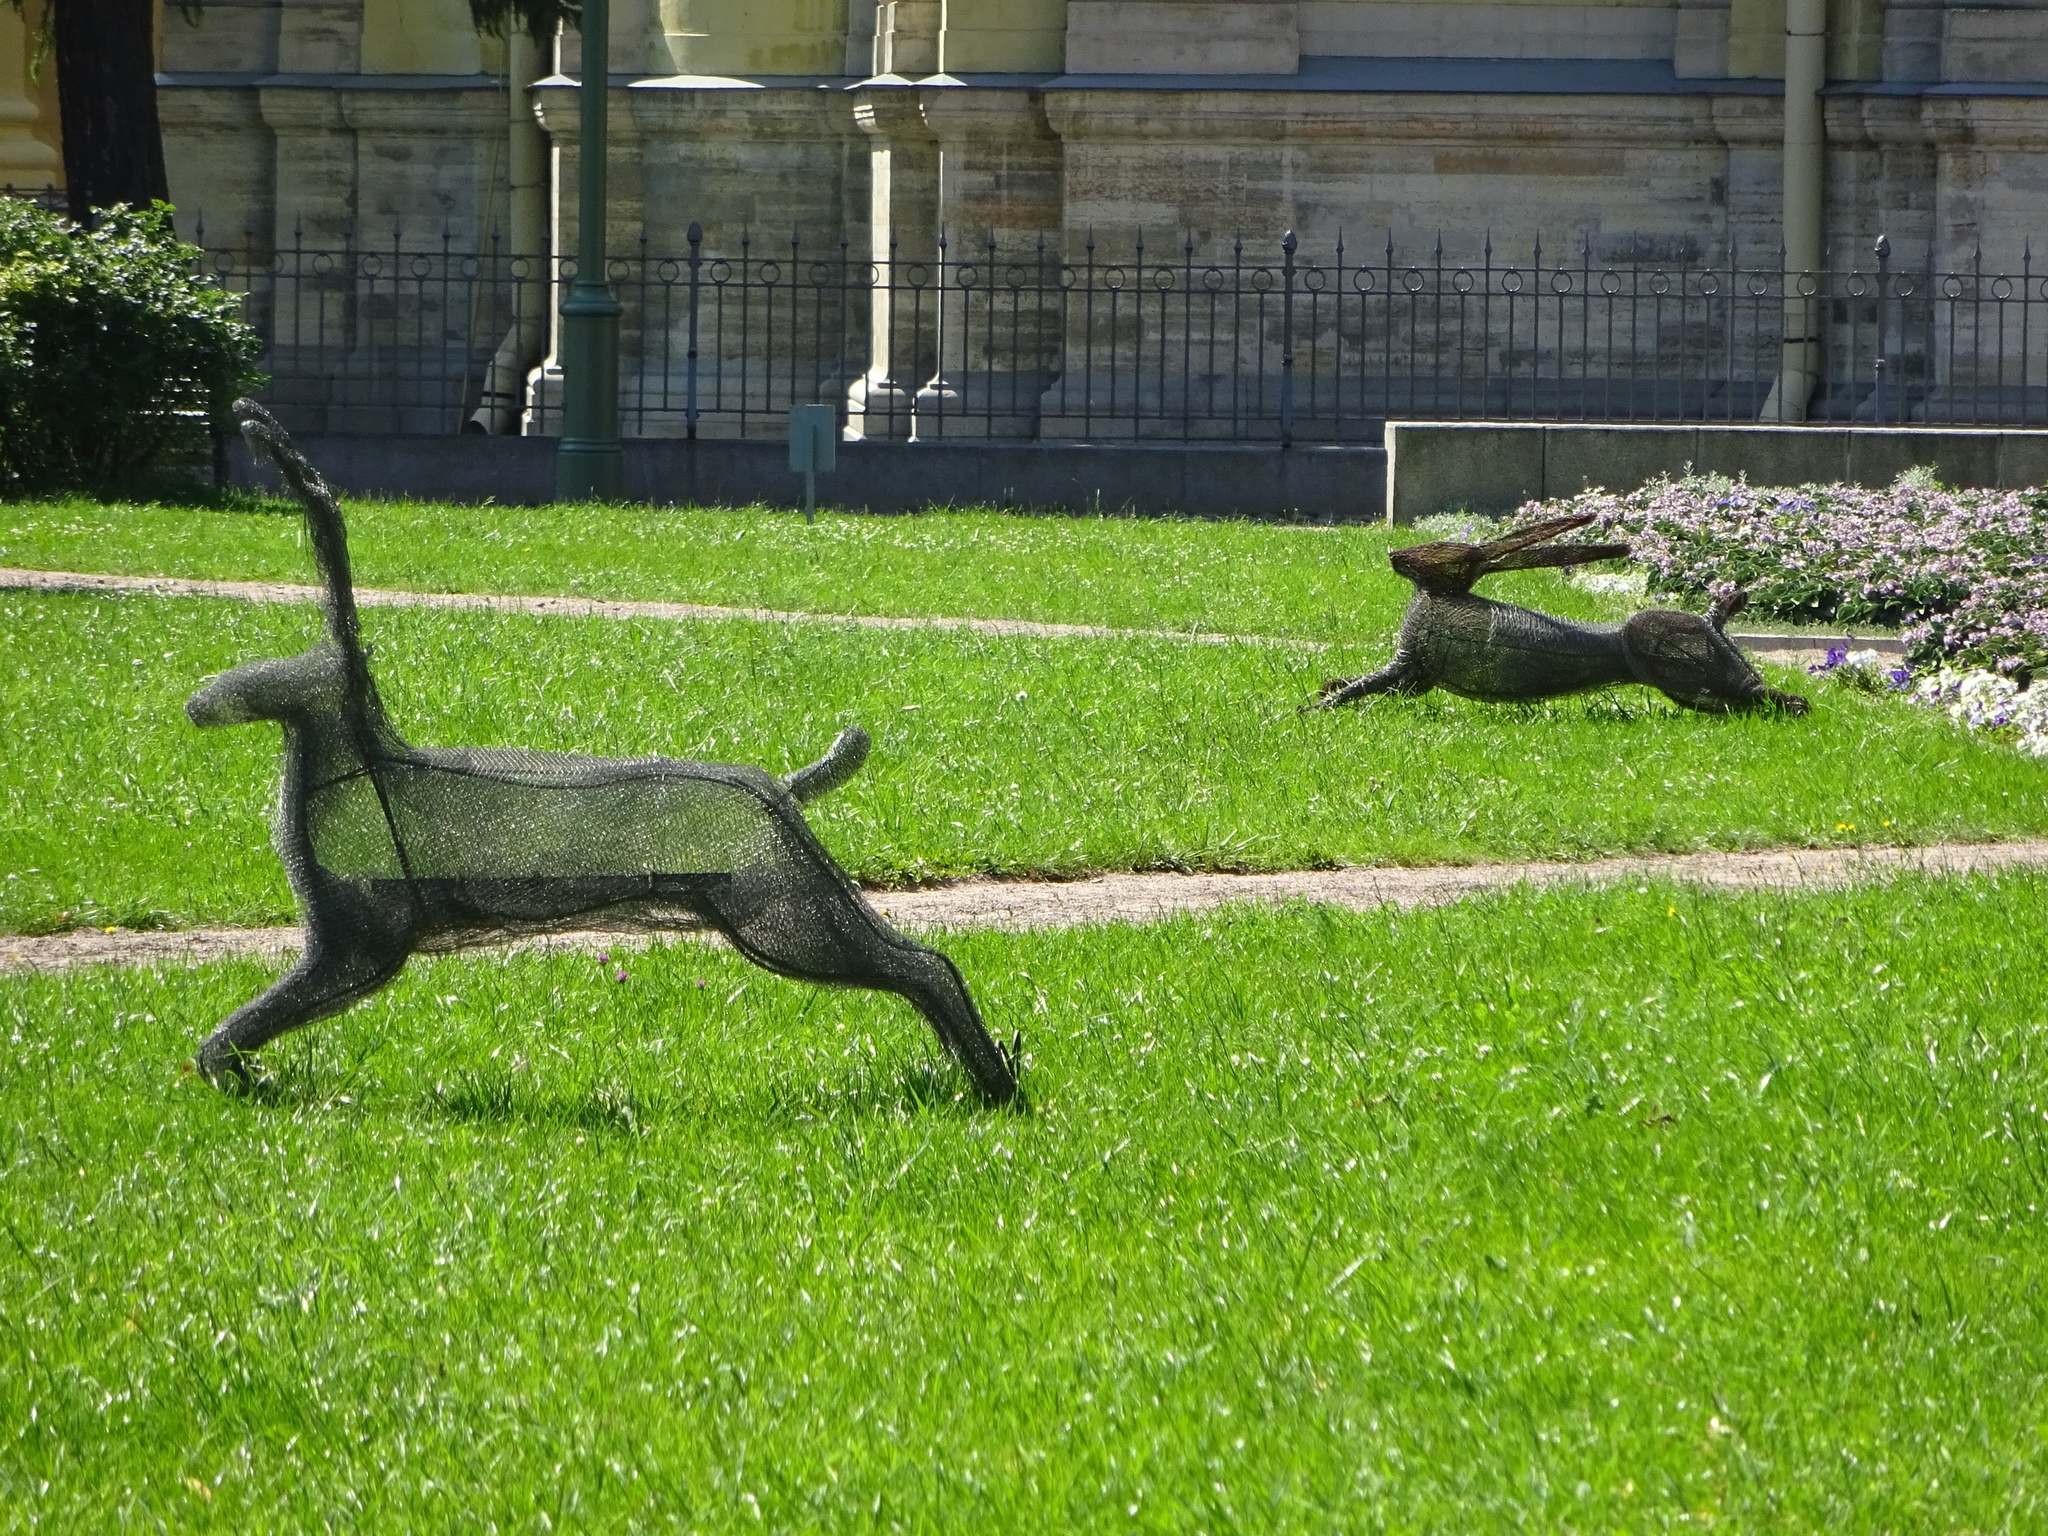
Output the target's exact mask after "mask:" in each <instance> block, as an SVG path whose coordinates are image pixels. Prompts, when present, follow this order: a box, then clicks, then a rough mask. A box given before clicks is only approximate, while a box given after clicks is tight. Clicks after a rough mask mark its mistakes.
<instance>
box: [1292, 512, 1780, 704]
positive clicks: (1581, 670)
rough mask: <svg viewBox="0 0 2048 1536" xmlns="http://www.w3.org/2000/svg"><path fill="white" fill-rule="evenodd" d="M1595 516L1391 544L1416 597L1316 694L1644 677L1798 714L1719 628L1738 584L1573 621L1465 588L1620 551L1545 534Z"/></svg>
mask: <svg viewBox="0 0 2048 1536" xmlns="http://www.w3.org/2000/svg"><path fill="white" fill-rule="evenodd" d="M1592 520H1593V519H1592V518H1591V517H1589V516H1588V517H1560V518H1554V519H1552V520H1551V521H1549V522H1543V523H1534V524H1531V525H1530V526H1529V527H1527V528H1518V529H1515V530H1514V531H1512V532H1510V533H1508V534H1507V535H1505V536H1504V537H1502V538H1498V539H1495V540H1493V541H1492V542H1491V543H1487V544H1458V543H1449V542H1445V543H1437V544H1416V545H1412V546H1410V547H1409V548H1407V549H1397V550H1395V551H1394V552H1393V553H1392V554H1391V555H1390V556H1388V559H1389V560H1390V561H1391V562H1392V564H1393V567H1394V569H1395V571H1397V572H1398V573H1399V574H1400V575H1402V576H1405V577H1406V578H1407V579H1408V580H1409V581H1411V582H1413V583H1414V584H1415V596H1414V598H1413V599H1412V600H1411V601H1410V602H1409V604H1408V612H1407V614H1406V616H1405V617H1403V619H1402V620H1401V633H1400V636H1399V638H1398V639H1397V640H1396V641H1395V643H1394V659H1393V660H1392V661H1390V662H1388V663H1387V664H1386V665H1385V666H1384V667H1382V668H1380V669H1379V671H1377V672H1369V673H1367V674H1365V675H1364V676H1362V677H1349V678H1345V677H1335V678H1332V679H1330V681H1329V682H1327V683H1325V684H1323V689H1322V697H1321V698H1320V699H1318V700H1317V703H1318V705H1320V706H1321V707H1323V708H1330V707H1333V706H1335V705H1338V704H1349V703H1351V702H1352V701H1353V700H1354V699H1362V698H1366V697H1368V696H1369V695H1371V694H1376V693H1427V692H1429V690H1430V689H1432V688H1445V689H1448V690H1449V691H1450V692H1452V693H1457V694H1463V695H1464V696H1465V697H1466V698H1468V699H1482V700H1485V701H1486V702H1488V703H1496V704H1506V703H1518V702H1522V701H1526V700H1534V699H1552V698H1557V697H1558V696H1560V695H1562V694H1568V693H1583V692H1585V691H1586V690H1588V689H1592V688H1606V687H1610V686H1612V685H1613V684H1616V683H1645V684H1647V685H1648V686H1650V687H1652V688H1655V689H1657V690H1658V691H1659V692H1661V693H1663V694H1664V696H1665V697H1667V698H1669V699H1670V700H1671V701H1672V702H1673V703H1676V704H1683V705H1684V706H1685V707H1686V708H1687V709H1701V710H1711V711H1716V712H1724V711H1728V710H1736V709H1749V708H1753V707H1755V706H1757V705H1762V704H1772V705H1776V706H1777V707H1778V708H1780V709H1784V710H1787V711H1789V712H1791V713H1792V714H1795V715H1798V714H1804V713H1805V712H1806V707H1807V705H1806V700H1804V699H1802V698H1800V697H1799V696H1798V695H1797V694H1791V693H1780V692H1779V691H1778V690H1777V689H1775V688H1771V687H1767V686H1766V685H1765V683H1764V680H1763V679H1762V678H1761V677H1759V676H1758V675H1757V672H1756V668H1754V667H1752V666H1751V665H1750V664H1749V661H1748V660H1747V658H1745V657H1744V656H1743V654H1742V652H1741V651H1739V650H1737V649H1736V648H1735V644H1734V642H1733V641H1731V640H1730V639H1729V638H1728V636H1727V634H1726V633H1725V632H1724V630H1725V626H1726V624H1727V622H1728V620H1729V619H1731V618H1733V617H1734V616H1735V615H1736V614H1738V613H1740V612H1741V611H1742V607H1743V604H1744V602H1745V601H1746V600H1747V599H1746V596H1745V594H1743V593H1741V592H1735V593H1733V594H1732V595H1730V596H1728V597H1725V598H1722V599H1719V600H1718V601H1716V602H1715V604H1714V606H1713V608H1712V609H1711V610H1710V611H1709V612H1708V614H1707V616H1706V617H1705V618H1701V617H1700V616H1699V615H1698V614H1692V613H1682V612H1679V611H1678V610H1676V609H1671V608H1652V609H1646V610H1645V611H1644V612H1642V613H1637V614H1632V615H1631V616H1630V617H1629V619H1628V621H1627V622H1626V623H1624V624H1620V625H1614V624H1575V623H1572V622H1571V621H1570V620H1567V619H1557V618H1552V617H1551V616H1550V615H1549V614H1547V613H1537V612H1536V611H1535V610H1533V609H1530V608H1517V607H1513V606H1511V605H1510V604H1507V603H1496V602H1493V601H1491V600H1490V599H1487V598H1484V597H1478V596H1475V595H1474V594H1473V591H1472V588H1473V586H1474V584H1475V583H1477V582H1478V581H1479V580H1480V579H1481V578H1482V577H1486V576H1493V575H1496V574H1498V573H1499V572H1502V571H1524V570H1528V569H1530V568H1532V567H1535V566H1543V565H1587V564H1590V563H1591V562H1593V561H1595V560H1614V559H1621V558H1623V557H1625V556H1626V555H1627V554H1628V552H1629V550H1628V546H1627V545H1626V544H1550V543H1549V541H1550V540H1551V539H1554V538H1556V537H1557V536H1558V535H1559V534H1561V533H1569V532H1570V531H1571V530H1573V529H1574V528H1583V527H1584V526H1585V525H1586V524H1587V523H1590V522H1591V521H1592ZM1539 546H1547V547H1539Z"/></svg>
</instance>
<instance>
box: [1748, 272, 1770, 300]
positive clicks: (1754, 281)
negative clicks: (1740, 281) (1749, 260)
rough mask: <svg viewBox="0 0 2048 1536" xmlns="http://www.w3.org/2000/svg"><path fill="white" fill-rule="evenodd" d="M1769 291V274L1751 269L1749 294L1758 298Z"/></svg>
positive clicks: (1753, 297)
mask: <svg viewBox="0 0 2048 1536" xmlns="http://www.w3.org/2000/svg"><path fill="white" fill-rule="evenodd" d="M1770 291H1771V274H1770V273H1768V272H1762V271H1756V270H1752V271H1751V272H1750V274H1749V296H1750V297H1751V298H1752V299H1760V298H1762V297H1763V296H1764V295H1765V294H1767V293H1769V292H1770Z"/></svg>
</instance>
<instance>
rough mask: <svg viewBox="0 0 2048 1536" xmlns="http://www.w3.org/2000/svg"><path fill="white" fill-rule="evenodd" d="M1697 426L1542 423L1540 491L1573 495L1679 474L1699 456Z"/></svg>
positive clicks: (1621, 488)
mask: <svg viewBox="0 0 2048 1536" xmlns="http://www.w3.org/2000/svg"><path fill="white" fill-rule="evenodd" d="M1699 439H1700V434H1699V428H1697V427H1691V426H1669V427H1652V426H1644V427H1590V426H1588V427H1574V426H1552V427H1546V428H1545V429H1544V433H1543V494H1544V495H1545V496H1546V497H1548V496H1575V495H1577V494H1578V493H1579V492H1580V491H1584V490H1591V489H1592V488H1593V487H1595V486H1604V487H1605V488H1606V489H1608V490H1610V491H1632V490H1634V489H1635V488H1636V487H1637V486H1639V485H1641V484H1643V483H1644V482H1645V481H1647V480H1653V479H1655V478H1656V477H1657V476H1658V475H1678V474H1683V473H1684V472H1685V470H1686V468H1687V467H1688V466H1689V465H1691V464H1692V463H1693V462H1694V460H1696V459H1697V458H1698V457H1699Z"/></svg>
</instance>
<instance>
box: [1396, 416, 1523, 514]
mask: <svg viewBox="0 0 2048 1536" xmlns="http://www.w3.org/2000/svg"><path fill="white" fill-rule="evenodd" d="M1544 430H1545V429H1544V428H1543V427H1541V426H1533V425H1532V426H1520V425H1516V426H1500V425H1494V424H1492V423H1479V422H1456V421H1390V422H1388V423H1387V429H1386V450H1387V469H1386V475H1387V497H1386V508H1387V521H1388V522H1389V523H1396V524H1400V523H1412V522H1414V521H1415V520H1416V519H1417V518H1418V517H1428V516H1430V515H1431V514H1432V513H1436V512H1447V511H1452V510H1454V509H1457V508H1466V509H1469V510H1471V511H1475V512H1487V513H1491V514H1495V515H1498V514H1501V513H1506V512H1512V511H1513V510H1514V509H1515V508H1516V507H1518V506H1520V505H1521V504H1522V503H1523V502H1525V501H1527V500H1529V499H1530V498H1531V497H1534V496H1540V495H1542V494H1543V433H1544Z"/></svg>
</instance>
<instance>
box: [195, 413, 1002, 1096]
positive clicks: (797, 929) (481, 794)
mask: <svg viewBox="0 0 2048 1536" xmlns="http://www.w3.org/2000/svg"><path fill="white" fill-rule="evenodd" d="M235 411H236V415H237V416H238V417H239V418H240V420H241V424H242V431H243V432H244V434H245V435H246V436H247V437H248V439H249V441H250V443H251V445H252V446H253V447H255V448H256V449H257V450H259V451H260V452H263V453H267V454H268V455H269V456H270V458H271V459H272V460H273V461H274V462H275V463H276V465H277V468H278V470H279V472H280V473H281V474H282V475H283V477H284V481H285V483H286V485H288V486H289V487H290V488H291V490H292V492H293V493H294V494H295V495H296V496H297V497H298V499H299V501H300V502H301V504H302V505H303V506H304V508H305V512H306V522H307V526H308V529H309V531H310V533H311V535H312V543H313V551H314V555H315V558H316V560H317V562H318V564H319V567H320V573H321V576H322V578H323V579H324V580H325V583H326V599H325V602H326V610H327V631H328V638H327V639H326V641H325V642H324V643H322V644H320V645H316V646H315V647H313V649H312V650H310V651H307V652H306V653H305V654H304V655H301V656H295V657H292V658H291V659H289V660H282V661H257V662H251V663H249V664H248V665H246V666H241V667H237V668H235V669H234V670H233V671H231V672H228V673H225V674H223V675H222V676H220V677H218V678H216V679H214V681H213V682H211V683H210V684H208V685H207V686H206V687H205V688H203V689H201V690H200V691H199V692H198V693H196V694H194V695H193V696H192V699H191V701H190V702H189V703H188V704H187V705H186V706H185V712H186V714H187V715H189V716H190V717H191V719H192V722H193V724H195V725H199V726H216V725H239V724H243V723H245V722H247V721H252V720H275V721H277V722H278V723H279V724H280V725H282V726H283V727H284V786H283V793H282V796H281V800H280V805H279V809H278V818H277V828H276V835H277V848H278V853H279V855H280V856H281V857H282V858H283V860H284V865H285V870H286V872H287V874H288V875H289V876H290V879H291V884H292V890H293V892H294V894H296V895H297V897H298V899H299V903H300V905H301V907H302V908H303V909H304V912H305V922H306V950H305V954H304V956H303V958H301V959H300V961H299V963H298V964H297V965H296V966H294V967H293V968H292V970H291V971H290V972H289V973H287V974H286V975H285V976H284V977H283V979H281V980H280V981H279V982H278V983H277V984H276V985H275V986H273V987H272V988H271V989H270V990H269V991H268V992H266V993H264V994H263V995H262V996H261V997H259V998H257V999H256V1000H255V1001H254V1002H251V1003H248V1004H246V1005H244V1006H243V1007H241V1008H239V1009H237V1010H236V1011H235V1012H234V1013H233V1014H231V1015H230V1016H229V1017H228V1019H227V1021H226V1022H225V1023H224V1024H222V1025H221V1027H220V1028H219V1029H218V1030H217V1031H215V1033H214V1034H213V1035H212V1036H211V1037H210V1038H208V1039H207V1041H206V1042H205V1043H204V1044H203V1045H202V1046H201V1047H200V1049H199V1061H198V1066H199V1070H200V1071H201V1072H203V1073H204V1074H205V1075H206V1076H207V1077H208V1078H209V1079H210V1080H212V1081H213V1082H214V1083H216V1084H219V1085H221V1086H231V1085H234V1084H236V1083H240V1082H245V1081H246V1080H247V1078H248V1075H249V1071H250V1056H251V1054H252V1053H253V1052H255V1051H257V1050H259V1049H261V1048H262V1047H263V1046H264V1045H265V1044H267V1043H268V1042H269V1041H271V1040H274V1039H276V1038H277V1037H278V1036H279V1035H281V1034H283V1033H285V1032H286V1031H287V1030H292V1029H297V1028H299V1027H300V1026H301V1025H304V1024H310V1023H312V1022H313V1021H314V1020H315V1019H319V1018H323V1017H325V1016H327V1015H329V1014H333V1013H337V1012H339V1011H340V1010H342V1009H343V1008H346V1007H347V1006H348V1005H349V1004H351V1003H353V1002H355V1001H356V1000H357V999H359V998H362V997H364V996H367V995H368V994H369V993H371V992H374V991H375V990H377V989H378V988H379V987H382V986H383V985H384V984H385V983H387V982H389V981H390V980H391V979H392V978H393V977H394V976H396V975H397V974H398V972H399V970H400V968H401V967H403V966H404V964H405V961H406V957H407V956H409V955H411V954H413V953H414V952H416V951H445V950H452V949H459V948H462V947H465V946H467V945H471V944H477V943H484V942H489V941H492V940H497V939H503V938H506V937H510V936H514V935H524V934H536V933H546V932H550V931H560V930H564V929H570V928H588V927H601V928H614V929H616V928H626V929H631V928H643V929H644V928H692V927H707V926H708V927H711V928H715V929H717V930H718V932H720V933H722V934H724V935H725V937H726V938H727V939H729V940H730V941H731V942H732V944H733V947H734V948H735V949H737V950H738V951H739V952H740V953H741V954H742V955H744V956H746V957H747V959H749V960H751V961H753V962H754V963H755V964H756V965H760V966H763V967H765V968H766V969H768V970H770V971H774V972H776V973H777V974H778V975H783V976H791V977H795V978H798V979H800V980H805V981H814V982H825V983H830V984H836V985H840V986H850V987H872V988H876V989H878V990H881V991H886V992H894V993H896V994H898V995H899V996H901V997H904V998H906V999H907V1000H909V1002H910V1003H911V1004H912V1005H913V1006H914V1007H916V1008H917V1010H918V1011H919V1012H920V1013H922V1014H923V1015H924V1016H925V1018H926V1019H927V1020H929V1021H930V1023H931V1026H932V1028H933V1029H934V1030H935V1031H937V1033H938V1037H939V1040H940V1042H941V1043H942V1044H943V1045H944V1046H945V1047H946V1049H947V1050H949V1051H951V1052H952V1054H953V1055H954V1057H955V1058H956V1059H957V1060H958V1061H959V1063H960V1065H961V1066H962V1067H963V1068H965V1069H966V1072H967V1075H968V1076H969V1077H970V1078H971V1079H972V1080H973V1082H974V1085H975V1087H976V1088H977V1089H979V1090H980V1092H981V1094H982V1096H983V1097H984V1098H985V1099H987V1100H989V1101H991V1102H994V1103H1002V1102H1005V1101H1007V1100H1009V1099H1010V1098H1011V1097H1013V1096H1014V1095H1015V1093H1016V1092H1017V1079H1016V1066H1017V1063H1016V1061H1015V1059H1014V1052H1015V1047H1014V1046H1013V1047H1012V1053H1011V1054H1010V1055H1008V1056H1006V1054H1005V1053H1004V1051H1003V1050H1002V1049H1001V1048H1000V1047H999V1046H998V1045H997V1044H996V1043H995V1041H993V1040H992V1039H990V1038H989V1033H988V1030H987V1029H986V1028H985V1027H984V1026H983V1024H982V1020H981V1015H980V1013H979V1012H978V1011H977V1010H976V1008H975V1006H974V999H973V998H972V997H971V996H970V995H969V994H968V991H967V986H966V983H965V982H964V981H963V980H962V979H961V976H960V972H959V971H958V970H957V969H956V968H955V967H954V965H953V963H952V962H951V961H950V960H948V959H947V958H946V957H945V956H944V955H942V954H940V953H939V952H938V951H937V950H935V949H929V948H927V947H926V946H924V945H922V944H917V943H913V942H912V941H911V940H909V939H907V938H905V937H904V936H903V935H902V934H900V933H897V932H896V931H895V930H894V929H892V928H890V927H889V925H888V924H887V923H885V922H883V921H882V918H881V916H880V915H879V914H878V913H877V912H876V911H875V909H874V908H873V907H871V906H870V905H869V904H868V903H867V901H866V900H865V899H864V898H863V897H862V896H861V893H860V891H859V890H858V889H857V888H856V887H855V886H854V884H853V882H852V881H851V880H849V879H848V878H847V877H846V875H845V873H844V872H843V871H842V870H841V869H840V868H839V866H838V865H837V864H835V863H834V862H833V861H832V858H831V856H830V855H829V854H828V853H826V851H825V849H824V847H823V846H822V845H821V844H820V843H819V842H818V839H817V837H816V836H815V835H814V834H813V833H812V831H811V829H810V827H809V826H808V825H806V823H805V821H804V818H803V815H802V813H801V812H800V811H799V810H798V806H799V805H800V804H802V803H803V802H804V801H807V800H811V799H815V798H816V797H817V796H819V795H822V794H824V793H825V792H826V791H827V790H830V789H832V788H834V787H836V786H837V785H839V784H841V783H843V782H844V781H845V780H846V779H847V778H849V777H851V776H852V774H853V773H854V772H856V771H857V770H858V769H859V767H860V765H861V763H862V761H863V760H864V759H865V757H866V756H867V750H868V738H867V735H866V733H865V732H863V731H861V730H859V729H858V728H855V729H853V730H849V731H847V732H845V733H844V734H842V735H841V736H840V738H839V740H838V741H837V742H835V743H834V744H833V747H832V749H831V751H830V752H828V753H827V754H826V755H825V756H824V757H823V758H822V759H821V760H819V761H818V762H816V763H814V764H812V765H811V766H810V767H808V768H805V769H803V770H801V771H800V772H797V773H794V774H792V775H790V776H789V777H788V778H787V779H781V780H778V779H775V778H772V777H770V776H769V775H768V774H766V773H764V772H762V771H761V770H760V769H758V768H747V767H730V766H727V765H725V764H722V763H694V762H679V761H676V760H674V759H670V758H661V757H635V758H609V759H608V758H595V757H579V756H572V755H569V754H566V753H558V752H527V751H510V750H497V749H462V750H456V751H432V750H428V749H425V748H420V747H413V746H409V745H407V744H406V743H405V742H404V741H403V740H401V739H400V737H399V735H398V733H397V732H396V731H395V730H393V729H392V727H391V725H390V723H389V722H388V721H387V720H386V719H385V717H384V711H383V708H382V706H381V705H380V704H379V703H378V699H377V689H376V685H375V683H374V682H373V681H372V680H371V677H370V668H369V659H368V656H367V654H366V652H365V650H364V647H363V643H362V639H361V637H360V634H359V633H358V629H357V621H356V608H355V597H354V593H353V590H352V589H351V586H350V582H349V564H348V544H347V535H346V532H345V530H344V528H343V526H342V520H341V511H340V508H339V507H338V506H337V505H336V503H335V499H334V495H333V493H332V492H331V491H330V490H329V489H328V487H327V485H326V483H325V482H324V481H323V480H322V479H321V478H320V475H319V474H318V472H317V471H315V470H314V468H313V467H312V466H311V465H310V464H308V463H307V462H306V460H305V459H304V458H303V457H302V456H301V455H300V454H299V452H298V450H297V449H296V448H294V447H293V446H292V443H291V439H290V438H289V437H287V436H286V434H285V432H284V430H283V428H281V427H280V426H279V425H278V424H277V422H276V421H275V420H273V419H272V418H271V417H270V416H269V415H268V414H267V413H266V412H265V411H263V410H262V408H261V407H259V406H256V405H254V404H252V403H250V402H248V401H241V402H238V403H237V405H236V407H235Z"/></svg>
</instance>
